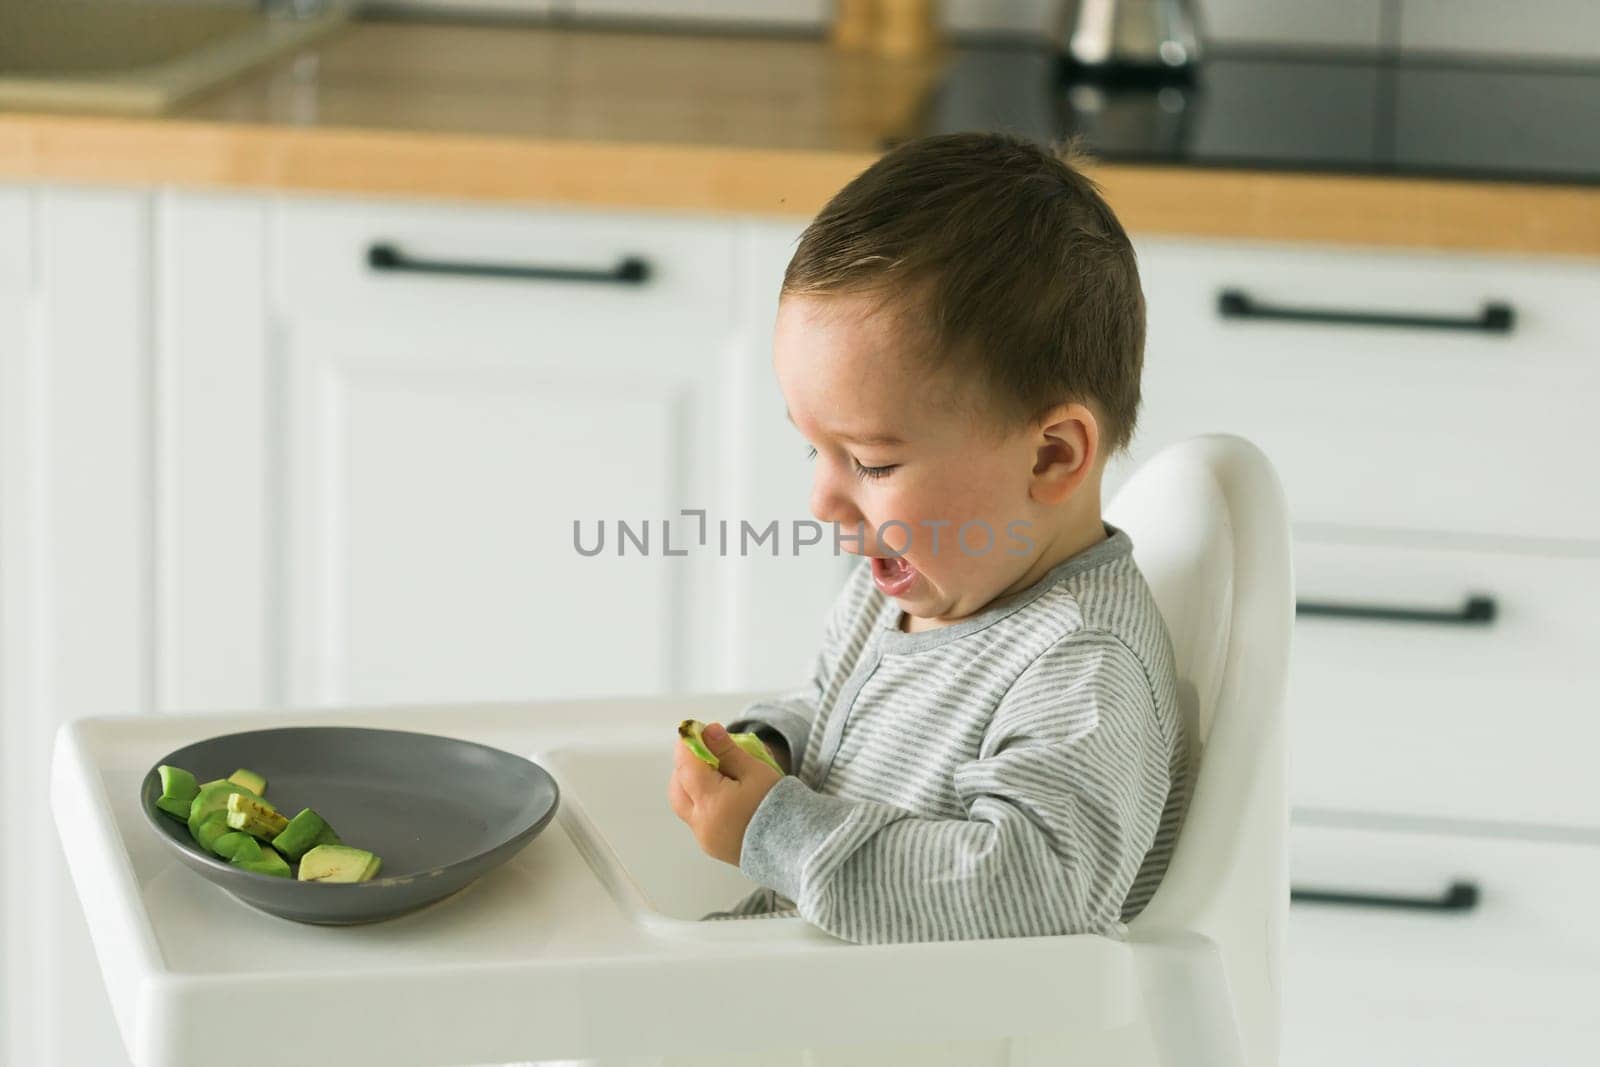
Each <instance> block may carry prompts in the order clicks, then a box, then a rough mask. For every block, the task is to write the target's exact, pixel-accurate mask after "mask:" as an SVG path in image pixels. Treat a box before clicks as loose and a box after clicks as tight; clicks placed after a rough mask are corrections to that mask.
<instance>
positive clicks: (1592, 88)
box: [920, 44, 1600, 185]
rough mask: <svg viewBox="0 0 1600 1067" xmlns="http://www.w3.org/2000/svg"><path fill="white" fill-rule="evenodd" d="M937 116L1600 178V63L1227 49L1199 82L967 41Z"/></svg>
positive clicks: (1090, 144) (1273, 155) (1109, 135)
mask: <svg viewBox="0 0 1600 1067" xmlns="http://www.w3.org/2000/svg"><path fill="white" fill-rule="evenodd" d="M921 125H922V129H921V131H920V132H923V133H940V132H953V131H957V130H973V129H996V130H1009V131H1011V132H1013V133H1017V134H1021V135H1025V136H1029V137H1033V138H1036V139H1039V140H1046V141H1048V140H1056V139H1060V138H1064V137H1067V136H1070V135H1071V134H1074V133H1081V134H1082V135H1083V139H1084V144H1085V147H1087V148H1088V149H1089V151H1090V152H1091V153H1092V154H1093V155H1094V156H1096V157H1097V158H1099V159H1103V160H1106V161H1107V162H1138V163H1142V164H1173V165H1183V166H1213V167H1248V168H1252V169H1275V170H1297V171H1323V172H1337V173H1368V174H1386V175H1400V176H1415V177H1448V178H1498V179H1511V180H1520V181H1534V182H1559V183H1570V184H1584V185H1589V184H1600V66H1576V65H1574V66H1562V67H1557V66H1548V65H1546V66H1532V65H1514V64H1511V63H1507V62H1484V61H1473V60H1454V61H1452V60H1445V59H1439V58H1433V59H1418V58H1411V57H1404V58H1402V57H1398V56H1394V55H1337V54H1325V55H1320V56H1319V55H1311V54H1301V55H1284V54H1273V53H1267V52H1243V51H1234V52H1217V51H1212V52H1211V53H1210V54H1208V55H1207V56H1206V58H1205V60H1204V61H1203V62H1202V63H1201V65H1200V67H1199V70H1198V73H1197V74H1196V76H1195V78H1194V79H1193V81H1192V82H1190V83H1188V84H1182V83H1177V84H1169V85H1166V86H1158V85H1117V84H1113V83H1107V82H1105V81H1103V80H1095V81H1089V80H1083V79H1081V78H1079V79H1075V78H1073V77H1071V76H1069V75H1066V74H1064V73H1063V72H1062V71H1061V70H1060V69H1059V68H1058V67H1057V66H1056V63H1055V58H1054V54H1053V53H1052V52H1051V51H1049V50H1048V49H1045V48H1042V47H1039V46H1036V45H1021V44H994V45H965V46H963V47H961V48H959V49H957V50H956V51H955V53H954V54H953V55H952V56H951V61H950V65H949V68H948V72H947V74H946V76H945V78H944V80H943V82H942V83H941V84H940V86H939V87H938V89H937V90H936V91H935V92H934V94H933V95H932V96H931V97H930V99H929V101H928V104H927V106H926V109H925V111H924V112H923V114H922V116H921Z"/></svg>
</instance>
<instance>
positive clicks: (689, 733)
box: [678, 719, 783, 774]
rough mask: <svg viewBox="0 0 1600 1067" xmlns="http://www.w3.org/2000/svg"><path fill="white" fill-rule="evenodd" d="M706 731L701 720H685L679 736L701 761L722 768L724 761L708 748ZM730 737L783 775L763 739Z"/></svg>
mask: <svg viewBox="0 0 1600 1067" xmlns="http://www.w3.org/2000/svg"><path fill="white" fill-rule="evenodd" d="M705 729H706V724H705V723H703V722H701V721H700V720H699V719H684V720H683V721H682V722H680V723H679V724H678V736H679V737H681V738H683V743H684V744H685V745H688V746H689V751H690V752H693V753H694V754H695V755H696V756H698V757H700V759H701V761H703V762H705V763H709V764H711V766H712V767H716V768H720V767H721V765H722V761H721V760H719V759H717V757H716V756H715V755H714V754H713V753H712V751H711V750H710V749H709V748H707V747H706V742H705V738H703V737H702V736H701V734H703V733H704V732H705ZM728 736H729V737H730V738H732V739H733V743H734V744H736V745H738V746H739V747H740V748H742V749H744V750H745V751H746V752H748V753H750V755H752V756H754V757H755V758H756V759H758V760H760V761H761V762H762V763H765V764H766V765H767V766H768V767H771V768H772V769H773V770H775V771H777V772H778V773H779V774H782V773H783V768H782V767H780V766H778V761H777V760H775V759H773V758H772V752H771V751H770V750H768V748H767V745H766V742H764V741H762V740H761V738H759V737H757V736H756V735H755V734H753V733H738V734H732V733H730V734H729V735H728Z"/></svg>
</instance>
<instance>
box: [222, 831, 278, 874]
mask: <svg viewBox="0 0 1600 1067" xmlns="http://www.w3.org/2000/svg"><path fill="white" fill-rule="evenodd" d="M240 836H241V837H242V838H243V840H242V841H239V842H238V843H237V847H236V848H235V849H234V853H233V860H232V863H233V865H234V866H235V867H241V868H243V869H244V870H247V871H254V872H255V873H257V874H270V875H273V876H275V877H278V878H287V877H289V864H288V863H287V862H286V861H285V860H284V858H283V857H282V856H280V855H278V853H277V851H276V850H274V849H273V847H272V846H271V845H263V844H262V843H261V842H259V841H257V840H256V839H255V838H253V837H251V836H249V835H248V834H241V835H240Z"/></svg>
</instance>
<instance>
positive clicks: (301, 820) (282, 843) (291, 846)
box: [272, 808, 344, 860]
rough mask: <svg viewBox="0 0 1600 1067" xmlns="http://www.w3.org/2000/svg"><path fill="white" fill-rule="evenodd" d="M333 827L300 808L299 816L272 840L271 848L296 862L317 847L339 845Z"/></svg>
mask: <svg viewBox="0 0 1600 1067" xmlns="http://www.w3.org/2000/svg"><path fill="white" fill-rule="evenodd" d="M343 843H344V842H342V841H341V840H339V835H338V834H336V833H334V831H333V827H331V826H329V825H328V823H327V821H326V820H324V819H323V818H322V816H320V815H318V814H317V813H316V812H314V811H312V810H311V809H310V808H301V809H300V814H298V815H296V816H295V817H294V818H292V819H290V820H289V825H288V827H287V828H285V829H284V831H283V832H282V833H280V834H279V835H278V836H277V837H274V838H273V839H272V847H273V848H275V849H277V850H278V851H279V852H282V853H283V854H284V855H285V856H288V857H289V858H290V859H292V860H298V859H299V858H300V857H302V856H304V855H305V854H306V853H307V852H308V851H310V850H311V849H313V848H316V847H317V846H318V845H341V844H343Z"/></svg>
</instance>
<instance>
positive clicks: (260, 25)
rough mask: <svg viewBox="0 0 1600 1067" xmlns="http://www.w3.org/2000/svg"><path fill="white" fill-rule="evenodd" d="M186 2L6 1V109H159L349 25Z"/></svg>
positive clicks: (2, 58) (1, 62) (0, 36)
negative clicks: (335, 29) (341, 26)
mask: <svg viewBox="0 0 1600 1067" xmlns="http://www.w3.org/2000/svg"><path fill="white" fill-rule="evenodd" d="M349 10H350V4H349V3H348V2H335V3H330V4H329V5H327V7H326V9H325V10H324V11H322V12H321V13H318V14H315V15H311V16H308V17H304V18H287V17H279V16H270V15H267V14H263V13H262V12H260V11H259V10H257V9H255V8H253V7H247V6H241V5H239V4H237V3H235V4H233V5H220V4H215V3H211V4H206V3H194V2H180V0H98V2H90V0H0V108H5V109H17V110H71V111H113V112H121V113H134V114H150V113H156V112H160V111H164V110H166V109H168V108H170V107H171V106H172V105H173V104H175V103H177V102H178V101H179V100H181V99H182V98H184V97H186V96H189V95H191V94H193V93H196V92H199V91H201V90H204V89H208V88H210V87H212V86H214V85H217V84H220V83H221V82H223V81H225V80H227V79H229V78H231V77H233V76H235V75H237V74H240V73H242V72H243V71H245V70H247V69H248V68H250V67H253V66H255V65H257V64H259V63H262V62H264V61H266V60H269V59H272V58H274V57H276V56H279V55H281V54H283V53H284V52H285V51H287V50H289V49H291V48H294V47H295V46H297V45H300V44H303V43H305V42H306V41H309V40H312V39H313V38H315V37H318V36H321V35H322V34H325V33H327V32H329V31H330V30H332V29H334V28H336V27H338V26H339V25H341V24H343V22H344V21H345V20H346V19H347V18H348V15H349Z"/></svg>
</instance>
